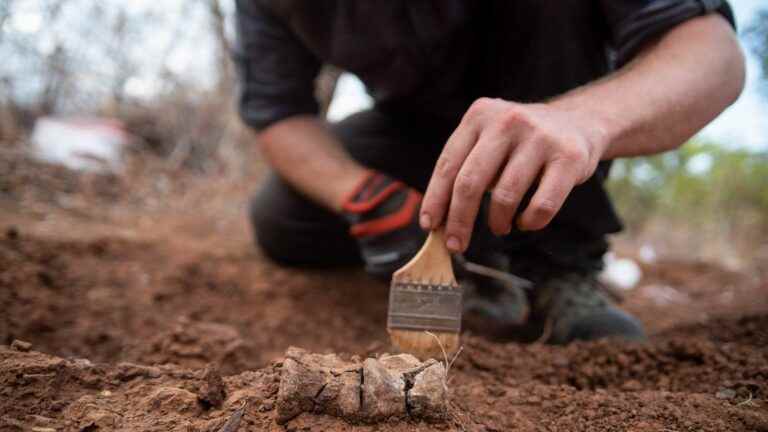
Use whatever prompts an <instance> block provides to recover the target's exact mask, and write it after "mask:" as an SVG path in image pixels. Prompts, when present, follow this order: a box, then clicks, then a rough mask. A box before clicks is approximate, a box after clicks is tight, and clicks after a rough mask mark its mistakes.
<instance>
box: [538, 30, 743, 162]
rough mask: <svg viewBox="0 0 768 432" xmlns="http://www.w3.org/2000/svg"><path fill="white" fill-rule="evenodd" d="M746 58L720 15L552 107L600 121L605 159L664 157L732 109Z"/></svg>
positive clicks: (669, 36) (668, 37) (675, 33)
mask: <svg viewBox="0 0 768 432" xmlns="http://www.w3.org/2000/svg"><path fill="white" fill-rule="evenodd" d="M744 74H745V71H744V57H743V53H742V52H741V49H740V47H739V45H738V42H737V40H736V36H735V34H734V32H733V30H732V29H731V27H730V26H729V25H728V23H727V22H726V21H725V20H724V19H723V18H722V17H720V16H719V15H708V16H704V17H700V18H696V19H692V20H690V21H687V22H685V23H683V24H681V25H679V26H677V27H675V28H674V29H672V30H670V31H669V32H667V33H666V34H665V35H663V36H662V37H661V38H660V39H658V40H657V41H655V42H653V43H651V44H649V46H647V47H645V49H644V50H643V51H642V52H641V53H640V54H639V55H638V57H637V58H635V59H634V60H633V61H632V62H630V63H629V64H628V65H626V66H625V67H624V68H622V69H621V70H620V71H618V72H617V73H615V74H613V75H611V76H609V77H607V78H605V79H603V80H600V81H598V82H595V83H593V84H589V85H587V86H584V87H582V88H579V89H576V90H574V91H572V92H569V93H566V94H565V95H563V96H561V97H559V98H557V99H555V100H553V101H552V102H551V103H552V104H553V105H556V106H559V107H560V108H562V109H566V110H574V111H582V112H586V113H587V114H588V115H591V116H593V117H594V118H595V119H597V120H598V121H597V126H596V127H597V128H598V129H599V130H598V131H597V132H598V133H599V134H602V135H603V138H604V139H602V140H598V141H599V142H601V143H602V145H603V148H601V149H598V151H599V152H600V154H601V159H612V158H616V157H628V156H638V155H647V154H654V153H660V152H664V151H667V150H671V149H674V148H676V147H678V146H680V145H681V144H682V143H684V142H685V141H686V140H688V139H689V138H690V137H691V136H693V135H694V134H695V133H696V132H698V131H699V130H700V129H701V128H703V127H704V126H705V125H706V124H707V123H709V122H710V121H712V120H713V119H714V118H715V117H716V116H717V115H718V114H720V112H722V111H723V110H724V109H725V108H726V107H727V106H728V105H730V104H731V103H733V102H734V101H735V100H736V98H737V97H738V95H739V94H740V93H741V90H742V88H743V85H744Z"/></svg>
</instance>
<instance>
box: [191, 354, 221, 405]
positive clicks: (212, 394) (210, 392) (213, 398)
mask: <svg viewBox="0 0 768 432" xmlns="http://www.w3.org/2000/svg"><path fill="white" fill-rule="evenodd" d="M203 380H204V382H203V386H202V387H201V388H200V392H198V394H197V398H198V400H199V401H200V402H201V403H202V404H203V405H204V406H205V407H206V408H210V407H214V408H218V407H220V406H221V403H222V402H224V399H225V398H226V396H227V394H226V391H225V387H224V380H223V379H221V374H219V370H218V368H216V366H215V365H209V366H208V367H207V368H206V369H205V374H204V375H203Z"/></svg>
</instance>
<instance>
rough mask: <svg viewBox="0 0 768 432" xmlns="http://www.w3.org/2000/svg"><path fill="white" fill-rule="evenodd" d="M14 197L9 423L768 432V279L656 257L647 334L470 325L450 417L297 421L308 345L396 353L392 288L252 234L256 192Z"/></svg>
mask: <svg viewBox="0 0 768 432" xmlns="http://www.w3.org/2000/svg"><path fill="white" fill-rule="evenodd" d="M30 178H32V177H30ZM6 180H7V179H6ZM9 185H10V186H9ZM23 187H24V186H23V184H22V183H12V182H9V183H8V185H6V186H5V189H4V190H0V192H2V193H5V194H6V195H7V196H10V197H13V196H15V195H14V193H18V192H19V190H20V189H19V188H23ZM49 189H53V190H54V194H55V193H59V195H60V197H61V193H62V192H61V191H58V192H56V188H55V187H54V186H51V185H49V184H44V185H43V186H42V187H41V188H40V190H49ZM74 189H75V190H76V189H77V188H76V187H75V188H74ZM214 192H215V191H214ZM2 193H0V229H2V231H0V311H1V312H0V431H6V430H8V431H38V432H41V431H43V432H47V431H60V430H66V431H69V430H73V431H99V430H125V431H128V430H131V431H132V430H142V431H150V430H157V431H161V430H162V431H167V430H178V431H219V430H224V431H230V432H231V431H233V430H239V431H261V430H275V431H279V430H283V429H285V430H295V431H299V430H302V431H363V430H366V431H375V430H393V431H412V430H416V431H432V430H467V431H508V430H521V431H624V430H627V431H768V400H767V399H768V284H766V281H760V280H755V279H754V278H752V277H750V276H749V275H747V274H742V273H735V272H730V271H726V270H724V269H722V268H719V267H717V266H716V265H713V264H703V263H686V262H661V263H658V264H654V265H648V266H645V268H644V271H645V277H644V279H643V281H641V284H640V286H639V287H638V288H637V289H635V290H633V291H631V292H629V293H628V294H626V299H625V302H624V305H625V306H626V307H627V308H628V309H629V310H631V311H632V312H634V313H636V314H637V315H638V316H639V317H640V318H641V319H642V320H643V321H644V323H645V324H646V326H647V328H648V329H649V331H650V333H651V335H652V336H651V339H650V341H649V342H648V343H647V344H644V345H632V344H623V343H617V342H612V341H602V342H593V343H579V344H573V345H570V346H567V347H550V346H543V345H520V344H514V343H507V344H502V343H496V342H490V341H488V340H485V339H483V338H482V337H480V336H479V335H471V334H467V335H465V337H464V341H463V343H464V351H463V352H462V354H461V355H460V356H459V358H458V360H457V362H456V364H455V365H454V367H453V368H452V369H451V372H450V382H449V387H450V393H451V419H450V421H449V422H448V423H444V424H428V423H409V422H403V421H390V422H385V423H383V424H377V425H352V424H349V423H346V422H344V421H342V420H339V419H336V418H332V417H328V416H322V415H313V414H302V415H300V416H299V417H297V418H296V419H294V420H292V421H290V422H289V423H288V424H287V425H285V426H278V425H277V424H276V423H275V421H274V417H275V399H276V393H277V389H278V381H279V374H280V367H281V361H282V356H283V353H284V352H285V350H286V349H287V348H288V347H289V346H298V347H302V348H305V349H307V350H309V351H315V352H322V353H326V352H338V353H344V354H346V355H360V356H375V355H377V354H380V353H384V352H387V351H388V349H389V347H388V345H387V338H386V333H385V330H384V324H385V309H386V296H387V287H386V286H385V285H383V284H380V283H376V282H373V281H371V280H370V279H368V278H367V277H366V276H365V275H364V274H362V273H361V272H360V271H359V270H349V269H339V270H333V271H297V270H294V269H285V268H280V267H277V266H275V265H273V264H271V263H269V262H268V261H267V260H266V259H264V258H263V257H262V256H261V255H260V254H259V253H258V252H257V251H255V250H254V249H253V248H252V246H251V243H250V239H249V238H248V234H247V230H246V226H245V223H244V221H243V218H242V217H241V216H242V207H243V205H242V203H243V202H244V201H245V197H246V196H247V194H246V190H244V189H238V188H230V189H227V190H226V193H221V191H218V192H217V193H213V192H212V190H211V189H210V188H207V186H206V187H203V186H201V187H200V188H198V189H196V190H195V191H194V193H191V195H190V196H192V195H195V194H197V195H200V196H201V198H189V199H187V198H184V199H183V200H182V199H179V200H178V201H179V202H177V203H175V204H173V205H171V204H169V205H168V207H164V210H163V211H162V212H159V211H155V210H152V211H150V210H147V209H148V208H149V207H148V206H145V207H139V208H137V207H136V204H135V203H132V204H131V205H130V206H129V205H122V204H119V203H118V204H115V202H114V200H116V199H117V198H114V197H110V200H108V201H107V202H105V201H103V200H97V199H96V200H90V201H88V203H86V204H87V205H82V206H81V205H78V206H75V207H72V206H69V207H66V208H62V206H61V205H49V204H46V205H45V206H44V207H42V208H43V210H40V208H38V207H36V208H34V209H32V210H30V206H29V205H28V203H26V204H24V205H22V204H19V202H18V201H16V200H13V199H7V200H5V201H3V200H2V199H1V198H2ZM66 193H67V194H71V192H66ZM65 196H68V195H65ZM233 203H237V205H235V204H233ZM174 205H176V207H174ZM15 340H20V341H26V342H29V343H30V344H31V347H29V346H27V345H26V344H23V343H18V342H17V343H15V344H14V345H13V347H11V344H12V343H13V342H14V341H15ZM208 365H211V366H210V367H208ZM219 377H222V378H223V379H222V380H221V381H220V380H219ZM222 391H223V395H222V394H221V392H222Z"/></svg>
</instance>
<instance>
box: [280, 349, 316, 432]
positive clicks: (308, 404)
mask: <svg viewBox="0 0 768 432" xmlns="http://www.w3.org/2000/svg"><path fill="white" fill-rule="evenodd" d="M324 385H325V376H324V374H323V373H322V372H321V371H319V370H311V369H309V368H307V367H306V366H305V365H303V364H302V363H299V362H298V361H296V360H294V359H293V358H286V359H285V361H284V362H283V367H282V372H281V374H280V389H279V390H278V392H277V423H278V424H285V423H286V422H288V420H290V419H292V418H294V417H296V416H297V415H299V414H301V413H303V412H312V411H313V410H314V407H315V396H317V395H318V394H319V393H320V390H322V388H323V386H324Z"/></svg>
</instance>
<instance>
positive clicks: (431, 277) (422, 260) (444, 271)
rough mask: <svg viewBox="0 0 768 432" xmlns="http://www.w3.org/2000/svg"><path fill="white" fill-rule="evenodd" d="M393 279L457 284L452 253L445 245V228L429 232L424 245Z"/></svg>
mask: <svg viewBox="0 0 768 432" xmlns="http://www.w3.org/2000/svg"><path fill="white" fill-rule="evenodd" d="M393 279H405V280H411V281H418V282H423V283H434V284H446V285H455V284H456V278H455V277H454V275H453V266H452V265H451V254H450V252H448V248H446V246H445V235H444V234H443V229H442V228H438V229H436V230H433V231H432V232H430V233H429V236H428V237H427V241H425V242H424V246H422V247H421V250H419V252H418V253H417V254H416V256H414V257H413V259H411V260H410V261H409V262H408V264H406V265H404V266H403V267H402V268H400V270H398V271H396V272H395V274H394V275H393Z"/></svg>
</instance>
